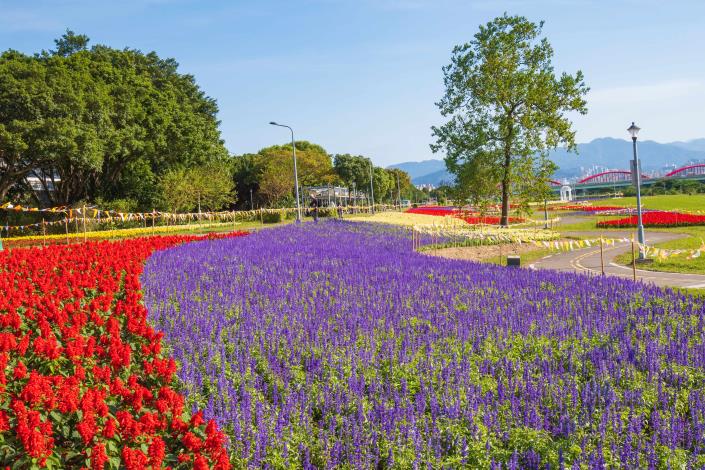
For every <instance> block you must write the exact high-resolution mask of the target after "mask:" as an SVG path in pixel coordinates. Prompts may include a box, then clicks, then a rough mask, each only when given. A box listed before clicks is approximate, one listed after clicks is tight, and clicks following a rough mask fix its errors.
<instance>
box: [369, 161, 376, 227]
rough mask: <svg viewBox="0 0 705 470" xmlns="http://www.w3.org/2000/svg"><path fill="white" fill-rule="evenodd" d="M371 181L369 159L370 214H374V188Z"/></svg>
mask: <svg viewBox="0 0 705 470" xmlns="http://www.w3.org/2000/svg"><path fill="white" fill-rule="evenodd" d="M372 181H373V176H372V159H371V158H370V212H371V213H372V214H374V213H375V188H374V185H373V184H372Z"/></svg>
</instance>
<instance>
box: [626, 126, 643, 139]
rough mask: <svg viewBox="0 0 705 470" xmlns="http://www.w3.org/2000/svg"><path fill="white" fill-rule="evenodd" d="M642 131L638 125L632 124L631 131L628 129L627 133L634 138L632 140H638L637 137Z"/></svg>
mask: <svg viewBox="0 0 705 470" xmlns="http://www.w3.org/2000/svg"><path fill="white" fill-rule="evenodd" d="M640 130H641V128H640V127H637V126H636V124H634V123H633V122H632V125H631V126H629V129H627V132H629V135H631V136H632V140H636V136H637V135H638V134H639V131H640Z"/></svg>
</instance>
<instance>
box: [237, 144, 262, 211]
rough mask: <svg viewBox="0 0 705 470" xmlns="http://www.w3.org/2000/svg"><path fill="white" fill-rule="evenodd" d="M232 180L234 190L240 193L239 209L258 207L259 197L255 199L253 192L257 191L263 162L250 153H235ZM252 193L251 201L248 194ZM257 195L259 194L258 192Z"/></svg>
mask: <svg viewBox="0 0 705 470" xmlns="http://www.w3.org/2000/svg"><path fill="white" fill-rule="evenodd" d="M232 161H233V180H234V181H235V191H236V193H237V194H239V195H241V197H240V199H239V208H240V209H254V208H255V207H259V198H257V201H255V197H254V195H255V193H258V192H259V185H260V181H261V179H262V174H263V171H264V162H262V161H261V159H259V158H258V157H257V155H255V154H252V153H246V154H244V155H236V156H235V157H233V160H232ZM251 194H252V201H250V195H251ZM258 196H259V194H258Z"/></svg>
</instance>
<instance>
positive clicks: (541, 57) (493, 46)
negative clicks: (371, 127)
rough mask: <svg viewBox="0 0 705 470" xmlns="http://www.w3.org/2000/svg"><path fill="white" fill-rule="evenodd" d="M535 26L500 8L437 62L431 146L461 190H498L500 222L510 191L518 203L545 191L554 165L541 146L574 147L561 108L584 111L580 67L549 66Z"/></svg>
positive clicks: (548, 50) (490, 193) (489, 194)
mask: <svg viewBox="0 0 705 470" xmlns="http://www.w3.org/2000/svg"><path fill="white" fill-rule="evenodd" d="M542 27H543V23H542V22H541V23H538V24H536V23H533V22H531V21H529V20H527V19H526V18H524V17H522V16H508V15H507V14H504V15H503V16H500V17H498V18H495V19H494V20H492V21H490V22H489V23H487V24H486V25H484V26H480V30H479V31H478V32H477V34H475V36H474V39H473V40H472V41H470V42H469V43H466V44H463V45H460V46H456V47H455V48H454V49H453V52H452V56H451V63H450V64H449V65H447V66H445V67H444V68H443V75H444V84H445V88H446V91H445V94H444V96H443V97H442V99H441V100H440V101H439V102H438V103H437V106H438V107H439V109H440V111H441V114H442V115H443V116H444V117H446V118H448V121H447V122H446V123H445V124H443V125H442V126H440V127H433V128H432V131H433V135H434V136H435V137H436V142H435V143H434V144H433V145H432V146H431V148H432V150H433V151H434V152H438V151H444V152H445V154H446V157H445V161H446V166H447V167H448V169H449V171H451V172H452V173H454V174H455V175H456V176H457V181H458V184H459V185H461V186H462V189H463V190H464V192H465V195H466V196H468V197H472V198H474V199H476V200H487V199H490V198H493V197H495V196H496V195H497V193H498V192H499V193H500V194H501V201H502V218H501V223H502V224H503V225H506V224H507V222H508V214H509V198H510V196H514V197H515V198H517V199H518V200H519V201H520V202H521V201H523V200H526V198H532V197H534V198H535V197H537V195H541V194H544V193H545V191H546V189H547V180H548V176H550V174H551V173H552V172H553V170H554V168H555V166H554V164H553V162H551V161H550V160H549V158H548V151H549V150H550V149H553V148H556V147H557V146H559V145H562V146H565V147H567V148H568V149H569V150H575V132H574V131H573V129H572V124H571V121H570V120H569V119H568V117H567V116H566V113H569V112H577V113H581V114H585V113H586V112H587V108H586V101H585V99H584V96H585V94H586V93H587V91H588V88H587V86H586V85H585V83H584V80H583V74H582V72H580V71H578V72H576V73H575V75H570V74H567V73H562V74H560V75H557V74H556V73H555V72H554V69H553V65H552V58H553V48H552V47H551V45H550V44H549V42H548V40H547V39H546V38H542V37H541V33H542V31H541V30H542ZM539 197H540V196H539Z"/></svg>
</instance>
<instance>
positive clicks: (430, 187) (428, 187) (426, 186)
mask: <svg viewBox="0 0 705 470" xmlns="http://www.w3.org/2000/svg"><path fill="white" fill-rule="evenodd" d="M416 189H419V190H421V191H423V190H428V191H433V190H434V189H436V187H435V186H434V185H432V184H431V183H425V184H417V185H416Z"/></svg>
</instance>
